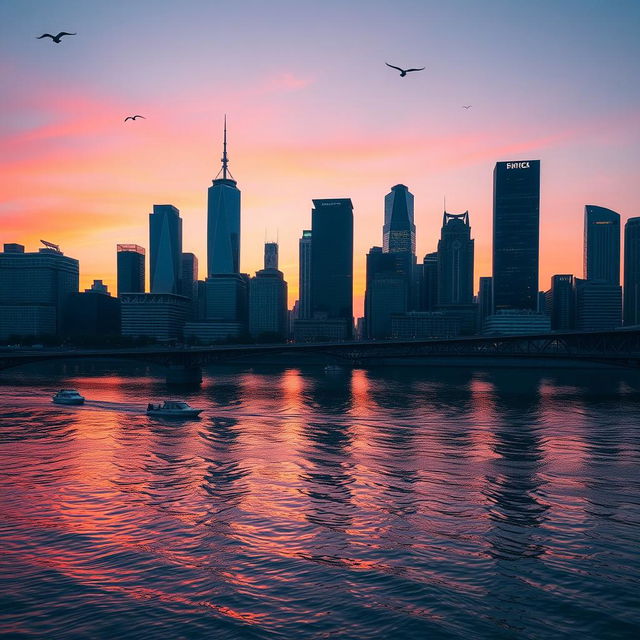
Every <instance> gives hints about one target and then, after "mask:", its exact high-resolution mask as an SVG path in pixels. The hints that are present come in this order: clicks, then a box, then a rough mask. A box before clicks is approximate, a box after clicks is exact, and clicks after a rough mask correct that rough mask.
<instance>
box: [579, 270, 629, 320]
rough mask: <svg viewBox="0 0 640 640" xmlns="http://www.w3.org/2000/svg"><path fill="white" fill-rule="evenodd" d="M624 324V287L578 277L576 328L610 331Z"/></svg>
mask: <svg viewBox="0 0 640 640" xmlns="http://www.w3.org/2000/svg"><path fill="white" fill-rule="evenodd" d="M621 325H622V287H620V285H616V284H611V283H610V282H606V281H605V280H582V279H580V278H576V329H578V330H579V331H608V330H609V329H616V328H618V327H619V326H621Z"/></svg>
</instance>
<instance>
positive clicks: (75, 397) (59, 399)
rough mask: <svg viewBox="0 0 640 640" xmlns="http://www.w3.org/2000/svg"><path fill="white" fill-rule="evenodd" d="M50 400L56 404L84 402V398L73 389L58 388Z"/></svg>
mask: <svg viewBox="0 0 640 640" xmlns="http://www.w3.org/2000/svg"><path fill="white" fill-rule="evenodd" d="M52 400H53V401H54V402H55V403H56V404H84V398H83V397H82V396H81V395H80V394H79V393H78V392H77V391H76V390H75V389H60V391H58V393H56V395H55V396H53V398H52Z"/></svg>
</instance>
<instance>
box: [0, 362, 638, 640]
mask: <svg viewBox="0 0 640 640" xmlns="http://www.w3.org/2000/svg"><path fill="white" fill-rule="evenodd" d="M61 387H73V388H77V389H79V390H80V392H81V393H82V394H83V395H85V396H86V398H87V404H86V405H85V406H83V407H77V408H74V407H59V406H55V405H52V404H51V401H50V397H51V394H52V393H53V392H54V391H56V390H57V389H59V388H61ZM167 394H168V392H167V388H166V386H165V384H164V382H163V380H162V379H161V378H156V377H153V376H151V375H149V372H148V371H147V370H146V369H144V368H140V369H135V370H131V371H128V372H127V373H126V374H123V373H122V371H121V370H119V369H116V368H114V369H110V368H109V366H108V365H95V366H94V367H90V368H89V370H82V369H80V368H77V367H76V368H69V369H55V368H51V369H50V370H47V371H45V370H42V369H40V370H39V369H32V370H30V371H23V372H20V370H16V371H13V372H11V371H6V372H4V373H3V374H2V375H1V376H0V407H2V410H1V412H0V629H1V630H2V632H3V633H4V635H3V637H11V638H65V639H67V638H145V639H147V638H149V639H156V638H158V639H165V638H166V639H171V640H173V639H179V638H215V639H225V638H234V639H235V638H242V639H244V638H283V639H297V638H301V639H306V638H313V639H323V638H331V639H335V638H339V639H348V640H351V639H366V638H376V639H378V638H394V639H403V638H416V639H418V638H419V639H426V638H465V639H469V638H518V639H522V638H573V637H578V638H598V639H601V638H626V637H629V638H631V637H638V636H637V634H638V632H639V631H640V609H639V606H638V605H639V594H640V562H639V557H638V555H639V554H638V549H639V541H640V474H639V469H640V374H633V373H632V372H629V373H624V372H622V373H617V372H610V371H609V372H602V371H600V372H588V371H558V372H548V371H547V372H545V371H516V370H502V371H499V370H498V371H466V370H459V369H458V370H457V369H450V370H446V369H438V370H432V371H430V372H429V371H427V372H425V371H419V370H415V369H371V370H364V369H355V370H347V371H344V372H343V373H333V374H325V373H324V372H323V370H322V369H321V368H313V367H309V368H307V369H304V368H303V369H291V368H288V369H285V368H280V369H279V368H263V369H240V368H238V369H234V368H219V369H209V370H207V371H206V373H205V380H204V383H203V385H202V387H201V388H200V389H197V390H195V389H194V390H184V391H179V392H176V391H172V394H173V396H174V397H176V395H177V396H178V397H182V398H184V399H186V400H187V401H188V402H190V403H191V404H192V405H194V406H197V407H201V408H203V409H204V412H203V415H202V417H201V418H200V419H198V420H195V421H187V422H177V423H176V422H173V423H172V422H170V421H162V420H158V419H151V418H148V417H147V416H146V415H145V413H144V409H145V407H146V404H147V402H149V401H160V400H162V399H164V398H166V397H170V396H168V395H167ZM0 635H2V634H1V633H0Z"/></svg>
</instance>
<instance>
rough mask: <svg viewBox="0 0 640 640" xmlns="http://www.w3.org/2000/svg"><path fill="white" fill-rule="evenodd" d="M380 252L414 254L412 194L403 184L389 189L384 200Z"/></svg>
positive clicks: (414, 235)
mask: <svg viewBox="0 0 640 640" xmlns="http://www.w3.org/2000/svg"><path fill="white" fill-rule="evenodd" d="M382 250H383V252H384V253H397V252H408V253H411V254H415V252H416V225H415V224H414V223H413V194H412V193H411V192H410V191H409V189H408V187H406V186H405V185H403V184H397V185H395V186H394V187H391V192H390V193H388V194H387V195H386V196H385V198H384V227H383V231H382Z"/></svg>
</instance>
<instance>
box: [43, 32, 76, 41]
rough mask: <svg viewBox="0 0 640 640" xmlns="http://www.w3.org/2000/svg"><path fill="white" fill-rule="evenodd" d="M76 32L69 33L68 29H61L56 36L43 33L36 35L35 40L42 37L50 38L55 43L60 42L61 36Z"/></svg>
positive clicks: (72, 34) (71, 34)
mask: <svg viewBox="0 0 640 640" xmlns="http://www.w3.org/2000/svg"><path fill="white" fill-rule="evenodd" d="M77 35H78V34H77V33H69V32H68V31H61V32H60V33H59V34H58V35H57V36H52V35H51V34H50V33H43V34H42V35H41V36H38V37H37V38H36V40H42V38H51V39H52V40H53V41H54V42H55V43H56V44H60V42H61V40H60V38H62V36H77Z"/></svg>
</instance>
